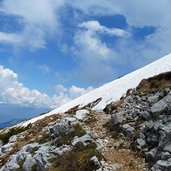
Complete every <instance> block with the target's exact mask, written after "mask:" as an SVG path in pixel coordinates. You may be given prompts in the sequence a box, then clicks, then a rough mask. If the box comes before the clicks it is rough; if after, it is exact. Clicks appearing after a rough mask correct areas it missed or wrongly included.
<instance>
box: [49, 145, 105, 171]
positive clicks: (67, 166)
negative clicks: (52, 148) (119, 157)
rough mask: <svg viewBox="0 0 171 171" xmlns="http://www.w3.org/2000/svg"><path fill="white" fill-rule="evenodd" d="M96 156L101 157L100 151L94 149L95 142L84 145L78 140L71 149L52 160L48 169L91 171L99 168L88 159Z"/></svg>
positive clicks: (51, 170) (56, 170)
mask: <svg viewBox="0 0 171 171" xmlns="http://www.w3.org/2000/svg"><path fill="white" fill-rule="evenodd" d="M93 156H96V157H97V158H98V159H99V160H101V159H102V155H101V153H99V151H98V150H97V149H96V144H95V143H89V144H87V145H86V146H84V144H83V143H81V142H79V143H77V144H76V145H75V146H74V149H73V150H72V151H69V152H66V153H65V154H63V155H62V156H58V157H57V158H55V160H54V161H53V164H52V167H51V168H50V169H48V171H53V170H55V171H92V170H96V169H98V168H99V166H97V165H95V163H94V162H93V161H90V159H91V158H92V157H93Z"/></svg>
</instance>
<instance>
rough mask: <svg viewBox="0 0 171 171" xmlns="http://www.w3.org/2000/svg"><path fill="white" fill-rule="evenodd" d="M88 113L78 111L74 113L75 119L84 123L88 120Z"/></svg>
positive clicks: (86, 111)
mask: <svg viewBox="0 0 171 171" xmlns="http://www.w3.org/2000/svg"><path fill="white" fill-rule="evenodd" d="M89 114H90V112H89V111H88V110H85V109H83V110H78V111H77V112H76V115H75V117H76V118H77V119H78V120H81V121H85V120H87V119H88V116H89Z"/></svg>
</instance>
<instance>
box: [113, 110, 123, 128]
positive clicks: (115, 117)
mask: <svg viewBox="0 0 171 171" xmlns="http://www.w3.org/2000/svg"><path fill="white" fill-rule="evenodd" d="M123 120H124V116H123V112H119V113H115V114H112V123H113V125H117V124H119V123H122V122H123Z"/></svg>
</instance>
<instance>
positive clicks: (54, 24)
mask: <svg viewBox="0 0 171 171" xmlns="http://www.w3.org/2000/svg"><path fill="white" fill-rule="evenodd" d="M63 4H64V1H63V0H58V1H56V0H36V1H34V0H25V1H23V0H16V1H15V2H14V1H13V0H4V1H1V2H0V12H1V13H2V14H4V15H11V16H15V17H17V18H18V22H19V23H20V24H22V25H23V29H22V31H21V32H20V33H18V34H19V35H18V36H19V37H20V41H18V42H12V41H8V42H9V43H16V45H20V46H28V47H30V48H43V47H45V46H46V41H45V40H46V37H47V35H48V36H51V35H53V34H54V33H56V32H58V31H59V30H60V26H59V17H58V10H59V9H60V7H61V6H63ZM4 34H7V33H4Z"/></svg>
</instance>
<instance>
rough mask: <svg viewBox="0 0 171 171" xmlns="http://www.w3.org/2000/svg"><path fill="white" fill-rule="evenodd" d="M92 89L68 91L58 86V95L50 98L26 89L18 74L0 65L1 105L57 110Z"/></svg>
mask: <svg viewBox="0 0 171 171" xmlns="http://www.w3.org/2000/svg"><path fill="white" fill-rule="evenodd" d="M92 89H93V88H92V87H89V88H87V89H85V88H79V87H76V86H72V87H71V88H69V89H66V88H64V87H63V86H62V85H57V86H56V94H55V95H54V96H53V97H49V96H48V95H47V94H45V93H41V92H39V91H38V90H35V89H34V90H31V89H29V88H27V87H25V86H24V85H23V84H22V83H21V82H19V78H18V75H17V74H16V73H14V72H13V71H12V70H10V69H8V68H4V67H3V66H1V65H0V103H5V104H18V105H24V106H28V105H30V106H38V107H44V108H46V107H49V108H56V107H58V106H60V105H62V104H65V103H67V102H69V101H70V100H72V99H73V98H76V97H78V96H80V95H83V94H85V93H87V92H89V91H91V90H92Z"/></svg>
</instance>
